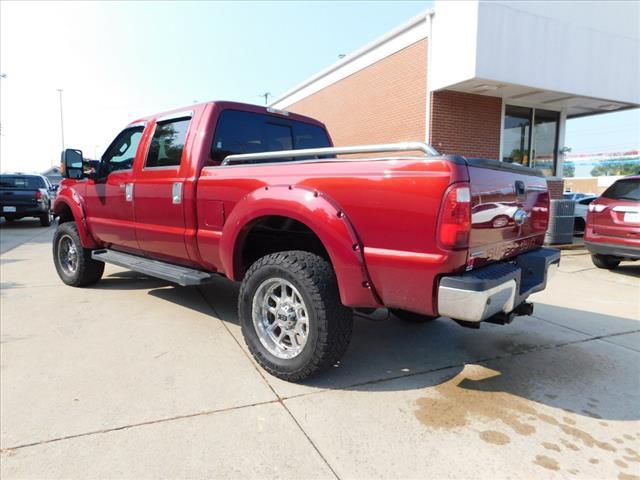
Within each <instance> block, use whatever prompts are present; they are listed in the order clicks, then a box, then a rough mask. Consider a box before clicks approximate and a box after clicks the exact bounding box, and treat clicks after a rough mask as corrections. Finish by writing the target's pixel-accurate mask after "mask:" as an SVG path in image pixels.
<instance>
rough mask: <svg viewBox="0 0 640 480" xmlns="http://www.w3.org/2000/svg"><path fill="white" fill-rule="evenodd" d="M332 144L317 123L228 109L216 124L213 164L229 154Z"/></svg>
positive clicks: (212, 149) (212, 155)
mask: <svg viewBox="0 0 640 480" xmlns="http://www.w3.org/2000/svg"><path fill="white" fill-rule="evenodd" d="M329 146H331V144H330V142H329V137H328V135H327V132H326V131H325V130H324V129H323V128H321V127H319V126H317V125H311V124H308V123H304V122H299V121H296V120H290V119H287V118H281V117H276V116H272V115H265V114H261V113H254V112H243V111H239V110H224V111H223V112H222V113H221V114H220V117H219V119H218V125H217V126H216V131H215V134H214V137H213V144H212V145H211V162H209V165H219V164H220V163H222V161H223V160H224V159H225V158H226V157H227V156H228V155H234V154H239V153H258V152H273V151H278V150H298V149H301V148H321V147H329ZM288 160H290V159H289V158H283V159H279V160H277V161H288Z"/></svg>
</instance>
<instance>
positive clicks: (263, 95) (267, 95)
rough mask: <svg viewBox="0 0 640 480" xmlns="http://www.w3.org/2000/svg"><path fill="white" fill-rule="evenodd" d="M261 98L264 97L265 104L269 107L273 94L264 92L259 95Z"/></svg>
mask: <svg viewBox="0 0 640 480" xmlns="http://www.w3.org/2000/svg"><path fill="white" fill-rule="evenodd" d="M258 96H259V97H264V104H265V105H267V104H268V103H269V97H270V96H271V92H264V93H261V94H260V95H258Z"/></svg>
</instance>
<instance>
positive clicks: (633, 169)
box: [591, 160, 640, 177]
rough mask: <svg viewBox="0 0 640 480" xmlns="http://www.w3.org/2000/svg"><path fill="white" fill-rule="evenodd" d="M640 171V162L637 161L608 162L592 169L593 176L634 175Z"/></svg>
mask: <svg viewBox="0 0 640 480" xmlns="http://www.w3.org/2000/svg"><path fill="white" fill-rule="evenodd" d="M638 172H640V164H638V163H637V162H636V161H633V160H632V161H619V162H607V163H602V164H601V165H597V166H595V167H593V168H592V169H591V176H592V177H600V176H607V175H634V174H637V173H638Z"/></svg>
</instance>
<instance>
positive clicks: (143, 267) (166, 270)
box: [91, 249, 213, 287]
mask: <svg viewBox="0 0 640 480" xmlns="http://www.w3.org/2000/svg"><path fill="white" fill-rule="evenodd" d="M91 258H93V259H94V260H98V261H99V262H105V263H113V264H114V265H118V266H119V267H124V268H128V269H129V270H133V271H135V272H140V273H144V274H145V275H149V276H150V277H156V278H161V279H163V280H168V281H169V282H173V283H177V284H178V285H182V286H183V287H186V286H188V285H202V284H203V283H209V282H210V281H212V280H213V274H211V273H209V272H203V271H202V270H195V269H193V268H187V267H181V266H179V265H174V264H172V263H166V262H161V261H159V260H151V259H150V258H145V257H139V256H138V255H131V254H129V253H122V252H117V251H115V250H107V249H103V250H94V251H93V252H91Z"/></svg>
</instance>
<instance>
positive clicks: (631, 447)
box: [0, 224, 640, 479]
mask: <svg viewBox="0 0 640 480" xmlns="http://www.w3.org/2000/svg"><path fill="white" fill-rule="evenodd" d="M16 225H18V224H16ZM38 228H42V227H38ZM26 232H28V233H26ZM34 234H35V235H34ZM52 234H53V229H42V230H41V231H39V232H36V231H35V229H28V228H27V227H26V226H25V230H21V229H20V228H17V227H14V225H11V228H6V226H5V225H2V227H1V229H0V240H1V242H0V243H2V251H3V252H4V251H5V247H6V249H7V251H6V253H3V254H2V257H1V262H2V265H1V267H0V269H1V270H0V274H1V275H0V276H1V280H2V290H1V296H0V308H1V313H2V315H1V319H0V321H1V325H0V327H1V334H2V337H1V341H2V343H1V349H0V363H1V370H0V388H1V390H0V444H1V447H2V452H1V454H0V460H1V462H0V473H1V476H2V478H62V477H66V478H69V477H74V478H76V477H109V478H140V477H145V478H150V477H167V478H183V477H205V476H206V477H219V478H307V477H309V478H336V477H337V478H491V479H494V478H572V477H575V478H621V479H631V478H637V477H638V476H640V433H639V432H640V428H639V427H640V303H639V302H640V300H639V299H640V265H634V264H626V265H623V266H622V267H621V268H620V270H617V271H614V272H607V271H602V270H597V269H595V268H594V267H593V265H592V264H591V262H590V260H589V257H588V255H586V254H585V252H584V251H581V250H577V251H571V252H568V253H567V254H566V255H563V260H562V267H561V269H560V272H559V273H558V275H557V276H556V277H555V278H554V279H553V280H552V282H551V285H550V286H549V288H548V290H547V291H545V292H542V293H539V294H537V295H536V296H535V298H534V300H535V302H536V310H535V312H534V315H533V316H532V317H521V318H518V319H516V321H515V322H514V323H513V324H512V325H509V326H505V327H501V326H496V325H490V324H487V325H483V326H482V328H481V329H480V330H479V331H474V330H468V329H464V328H462V327H459V326H458V325H456V324H454V323H453V322H451V321H448V320H446V319H438V320H437V321H435V322H433V323H431V324H427V325H422V326H417V325H407V324H404V323H402V322H400V321H399V320H396V319H393V318H390V319H389V318H385V317H384V315H379V316H377V317H376V320H375V321H371V320H365V319H361V318H357V319H356V325H355V331H354V336H353V341H352V344H351V346H350V347H349V350H348V352H347V355H346V356H345V357H344V359H343V361H342V362H341V363H340V365H339V366H337V367H335V368H334V369H332V370H331V371H329V372H327V373H326V374H325V375H324V376H322V377H319V378H316V379H313V380H310V381H308V382H304V383H303V384H290V383H286V382H282V381H280V380H278V379H276V378H273V377H271V376H269V375H268V374H266V373H265V372H264V371H262V370H261V369H259V368H258V367H257V365H256V364H255V363H254V362H253V360H252V359H251V357H250V356H249V355H248V352H247V350H246V348H245V346H244V342H243V340H242V336H241V333H240V327H239V326H238V321H237V318H236V314H235V302H236V298H235V297H236V295H237V285H234V284H231V283H229V282H226V281H224V280H223V279H220V280H219V281H216V282H215V283H213V284H211V285H207V286H206V287H201V288H194V287H176V286H172V285H170V284H168V283H165V282H163V281H159V280H155V279H149V278H145V277H143V276H141V275H139V274H136V273H132V272H127V271H124V270H122V269H119V268H115V267H112V266H107V269H106V271H105V276H104V278H103V280H102V282H100V283H99V284H98V285H96V286H95V287H92V288H86V289H74V288H70V287H66V286H64V285H62V283H61V282H60V281H59V279H58V278H57V275H56V273H55V269H54V267H53V264H52V261H51V248H50V240H51V236H52ZM634 476H635V477H634Z"/></svg>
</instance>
